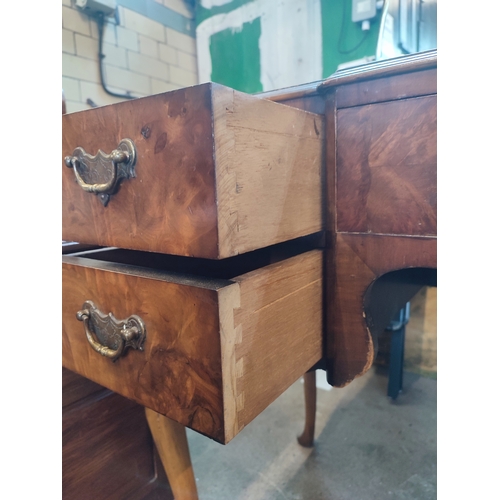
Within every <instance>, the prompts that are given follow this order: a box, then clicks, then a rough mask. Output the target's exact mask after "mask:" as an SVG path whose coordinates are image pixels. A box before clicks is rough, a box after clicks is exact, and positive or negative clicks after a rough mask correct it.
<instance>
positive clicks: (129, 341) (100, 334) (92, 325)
mask: <svg viewBox="0 0 500 500" xmlns="http://www.w3.org/2000/svg"><path fill="white" fill-rule="evenodd" d="M76 319H78V320H79V321H83V325H84V327H85V335H86V336H87V340H88V341H89V344H90V345H91V347H92V349H94V350H95V351H97V352H98V353H99V354H102V355H103V356H105V357H107V358H110V359H111V360H113V361H116V360H117V359H118V358H119V357H120V356H122V355H123V354H124V353H125V351H126V349H127V348H128V347H132V348H133V349H137V350H139V351H142V350H143V344H144V341H145V340H146V326H145V325H144V322H143V321H142V319H141V318H140V317H139V316H136V315H132V316H129V317H128V318H127V319H124V320H117V319H116V318H115V317H114V316H113V314H112V313H109V314H103V313H102V312H101V311H99V309H97V307H96V306H95V305H94V303H93V302H92V301H90V300H87V301H86V302H85V303H84V304H83V306H82V310H81V311H78V312H77V313H76ZM94 335H95V337H97V340H96V339H95V338H94Z"/></svg>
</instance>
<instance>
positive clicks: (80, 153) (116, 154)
mask: <svg viewBox="0 0 500 500" xmlns="http://www.w3.org/2000/svg"><path fill="white" fill-rule="evenodd" d="M136 158H137V153H136V150H135V145H134V143H133V142H132V141H131V140H130V139H123V140H122V141H120V144H118V147H117V148H116V149H115V150H113V151H111V153H110V154H109V155H108V154H106V153H103V152H102V151H101V150H100V149H99V151H97V154H96V155H95V156H92V155H90V154H88V153H86V152H85V150H84V149H83V148H80V147H77V148H76V149H75V150H74V151H73V155H72V156H66V157H65V158H64V163H65V164H66V166H67V167H68V168H72V169H73V171H74V172H75V177H76V181H77V182H78V185H79V186H80V187H81V188H82V189H83V190H84V191H87V192H88V193H94V194H96V195H98V196H99V199H100V200H101V202H102V204H103V205H104V206H106V205H107V204H108V203H109V200H110V197H111V195H112V194H115V193H116V192H117V191H118V188H119V186H120V183H121V181H122V180H124V179H130V178H131V177H135V169H134V166H135V161H136Z"/></svg>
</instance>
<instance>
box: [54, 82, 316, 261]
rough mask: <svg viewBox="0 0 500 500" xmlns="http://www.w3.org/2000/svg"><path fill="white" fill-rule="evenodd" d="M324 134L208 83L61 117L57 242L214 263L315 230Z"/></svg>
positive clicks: (305, 116)
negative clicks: (60, 229) (60, 202)
mask: <svg viewBox="0 0 500 500" xmlns="http://www.w3.org/2000/svg"><path fill="white" fill-rule="evenodd" d="M322 137H323V121H322V117H321V116H319V115H315V114H312V113H308V112H306V111H302V110H298V109H294V108H290V107H288V106H284V105H281V104H276V103H274V102H271V101H267V100H264V99H259V98H257V97H254V96H249V95H246V94H243V93H240V92H235V91H233V90H232V89H228V88H226V87H223V86H220V85H217V84H203V85H198V86H195V87H190V88H187V89H180V90H176V91H173V92H167V93H164V94H158V95H154V96H150V97H146V98H142V99H136V100H132V101H127V102H122V103H118V104H115V105H111V106H103V107H101V108H96V109H92V110H87V111H82V112H79V113H72V114H67V115H64V116H63V148H62V153H63V154H62V156H63V158H68V160H67V162H66V161H65V162H63V166H62V176H63V211H62V213H63V239H64V240H67V241H78V242H80V243H85V244H94V245H100V246H113V247H120V248H129V249H135V250H145V251H154V252H160V253H167V254H173V255H185V256H195V257H205V258H211V259H219V258H225V257H229V256H232V255H237V254H240V253H244V252H247V251H250V250H254V249H257V248H262V247H266V246H270V245H273V244H275V243H279V242H281V241H286V240H290V239H293V238H297V237H300V236H304V235H307V234H312V233H314V232H317V231H320V230H321V229H322V227H323V224H322V215H321V197H322V195H321V166H322V145H321V144H322ZM126 139H129V140H130V141H131V143H132V146H130V143H129V145H128V146H126V147H125V146H121V145H120V144H122V143H121V141H123V140H126ZM124 147H125V149H124V150H123V151H127V152H129V153H130V151H134V152H135V153H134V154H135V159H134V161H133V162H132V160H130V162H127V161H126V159H124V157H123V156H122V158H121V159H118V157H117V156H113V157H112V156H111V153H112V152H113V151H115V150H117V149H119V150H120V151H121V150H122V149H123V148H124ZM78 148H81V150H79V149H78ZM99 150H101V153H98V151H99ZM75 160H77V161H75ZM68 166H69V167H70V168H68ZM127 176H129V178H127ZM113 179H115V180H118V179H121V182H118V181H117V182H116V183H114V181H113ZM77 181H78V182H77ZM110 186H111V187H110ZM92 191H96V193H94V192H92ZM110 193H111V194H110Z"/></svg>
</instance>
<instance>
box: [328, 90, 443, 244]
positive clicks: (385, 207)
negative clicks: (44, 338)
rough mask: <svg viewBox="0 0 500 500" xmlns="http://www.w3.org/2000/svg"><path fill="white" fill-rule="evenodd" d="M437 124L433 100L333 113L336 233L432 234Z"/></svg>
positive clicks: (427, 97)
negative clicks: (335, 129)
mask: <svg viewBox="0 0 500 500" xmlns="http://www.w3.org/2000/svg"><path fill="white" fill-rule="evenodd" d="M436 121H437V107H436V96H426V97H419V98H414V99H405V100H398V101H392V102H384V103H379V104H370V105H366V106H358V107H355V108H349V109H341V110H338V113H337V138H336V139H337V163H336V167H337V168H336V172H337V179H336V182H337V200H336V207H337V214H336V218H337V230H338V231H339V232H363V233H379V234H407V235H421V236H423V235H436V230H437V227H436V224H437V222H436V221H437V180H436V164H437V125H436Z"/></svg>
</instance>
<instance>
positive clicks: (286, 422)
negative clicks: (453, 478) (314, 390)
mask: <svg viewBox="0 0 500 500" xmlns="http://www.w3.org/2000/svg"><path fill="white" fill-rule="evenodd" d="M323 378H324V372H323V371H319V372H318V382H317V385H318V387H319V390H318V409H317V417H316V442H315V447H314V448H313V449H306V448H302V447H301V446H300V445H299V444H298V443H297V441H296V435H298V434H300V433H301V431H302V426H303V423H304V400H303V384H302V381H301V380H299V381H297V382H296V383H295V384H294V385H292V386H291V387H290V388H289V389H288V391H286V392H285V393H284V394H283V395H282V396H281V397H279V398H278V399H277V400H276V401H275V402H274V403H273V404H272V405H271V406H269V407H268V408H267V409H266V410H265V411H264V412H263V413H262V414H261V415H259V416H258V417H257V418H256V419H255V420H254V421H253V422H251V423H250V424H249V425H248V426H247V427H246V428H245V429H243V431H242V432H241V433H240V434H239V435H238V436H236V438H234V439H233V441H231V442H230V443H229V444H228V445H226V446H222V445H220V444H218V443H215V442H213V441H211V440H210V439H208V438H206V437H203V436H200V435H199V434H197V433H195V432H193V431H190V430H189V429H188V440H189V445H190V450H191V459H192V462H193V467H194V472H195V476H196V480H197V485H198V492H199V496H200V500H226V499H227V500H243V499H248V500H275V499H276V500H278V499H290V500H299V499H300V500H302V499H307V500H309V499H311V500H322V499H328V500H387V499H391V500H392V499H394V500H410V499H411V500H430V499H435V498H436V489H437V486H436V482H437V481H436V386H437V382H436V380H433V379H431V378H424V377H421V376H419V375H415V374H413V373H410V372H405V379H404V391H403V393H401V394H400V396H399V398H398V399H397V401H396V402H392V401H391V400H390V399H388V398H387V396H386V391H387V376H386V374H384V373H383V372H382V370H381V369H380V368H372V369H371V370H370V371H369V372H368V374H366V375H365V376H363V377H361V378H359V379H357V380H355V381H354V382H353V383H351V384H350V385H349V386H348V387H346V388H343V389H332V388H331V387H330V386H328V385H327V384H326V380H323Z"/></svg>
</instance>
